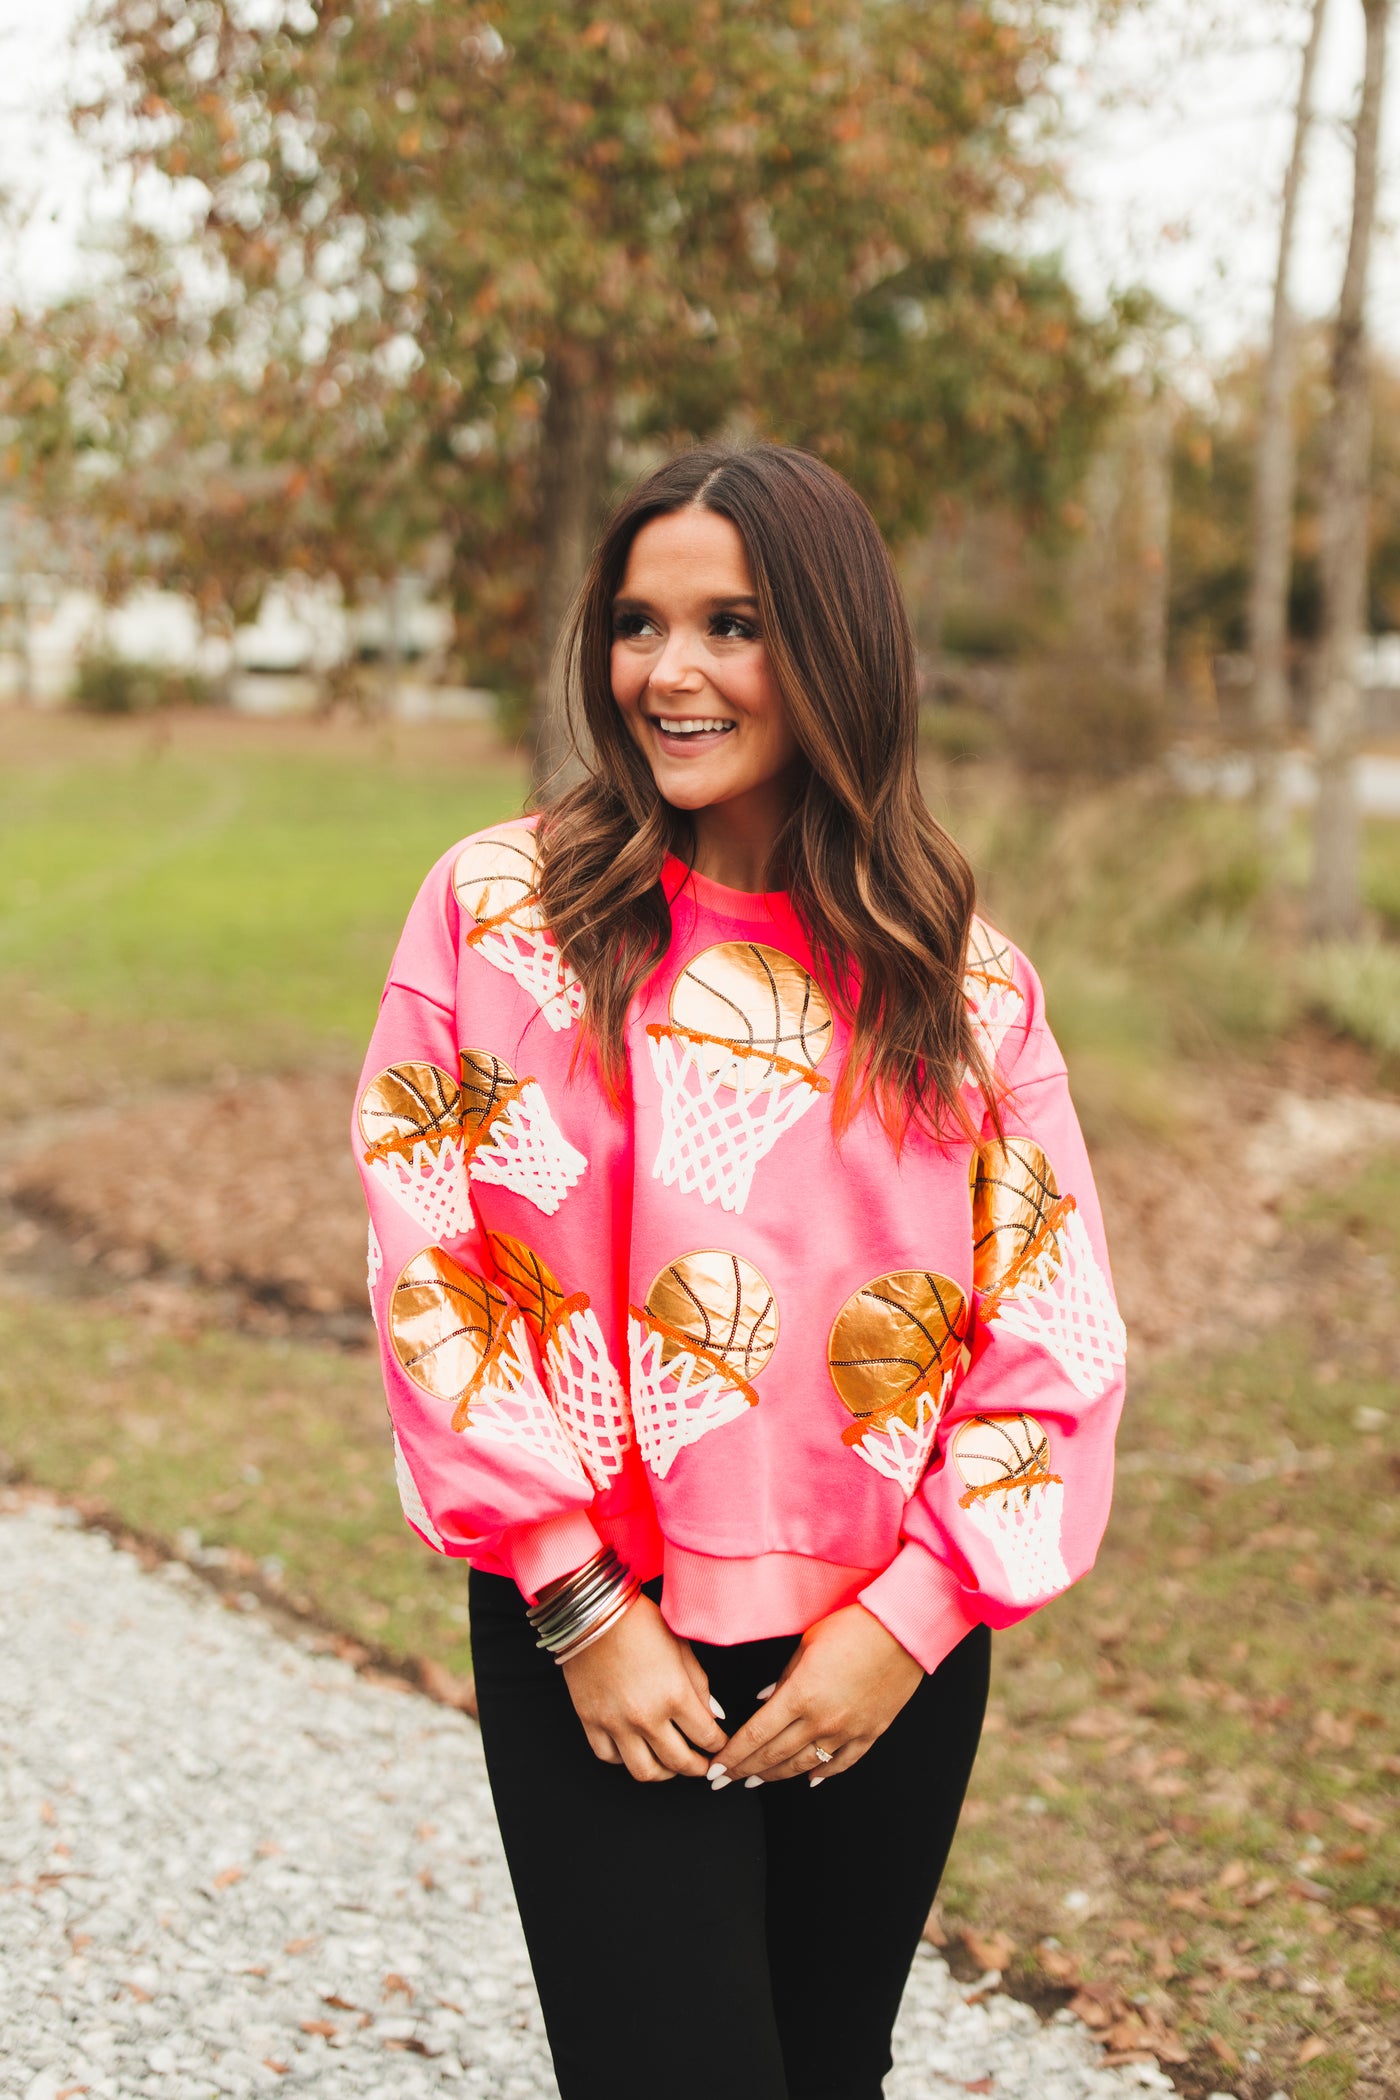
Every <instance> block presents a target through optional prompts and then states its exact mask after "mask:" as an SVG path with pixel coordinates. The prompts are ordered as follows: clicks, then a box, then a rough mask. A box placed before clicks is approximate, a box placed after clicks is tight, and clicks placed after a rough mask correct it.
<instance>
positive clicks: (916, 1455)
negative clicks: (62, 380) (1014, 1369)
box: [850, 1370, 953, 1502]
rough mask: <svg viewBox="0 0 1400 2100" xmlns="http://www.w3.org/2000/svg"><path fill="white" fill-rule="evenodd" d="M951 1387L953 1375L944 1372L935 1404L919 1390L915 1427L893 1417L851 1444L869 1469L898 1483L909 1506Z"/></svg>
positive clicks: (864, 1429) (865, 1430)
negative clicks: (870, 1467) (871, 1468)
mask: <svg viewBox="0 0 1400 2100" xmlns="http://www.w3.org/2000/svg"><path fill="white" fill-rule="evenodd" d="M952 1383H953V1373H952V1371H951V1370H948V1371H945V1372H944V1374H943V1383H942V1385H941V1386H940V1388H939V1392H938V1398H937V1399H936V1400H935V1399H934V1398H933V1396H932V1395H931V1394H930V1393H929V1392H928V1390H927V1388H925V1387H921V1388H920V1390H919V1392H918V1393H917V1395H916V1396H915V1419H914V1423H913V1426H912V1427H911V1426H910V1424H909V1423H908V1422H906V1421H905V1420H904V1418H903V1416H902V1415H899V1414H893V1413H892V1414H890V1415H889V1416H887V1418H886V1419H885V1421H883V1422H882V1423H881V1424H880V1426H879V1427H878V1428H876V1427H874V1426H873V1425H872V1426H871V1427H870V1428H863V1429H862V1432H861V1434H860V1435H859V1436H858V1437H857V1436H853V1437H852V1438H851V1440H850V1441H851V1449H852V1450H853V1451H855V1452H857V1453H858V1454H859V1455H860V1457H861V1458H863V1459H864V1460H865V1463H866V1464H867V1465H868V1466H873V1467H874V1469H875V1471H876V1472H877V1473H881V1474H883V1475H884V1477H885V1479H886V1480H893V1481H896V1482H897V1483H898V1485H899V1488H900V1490H901V1492H902V1493H903V1496H904V1499H905V1501H906V1502H907V1501H908V1500H909V1497H910V1496H911V1495H912V1494H913V1492H914V1490H915V1488H916V1487H917V1486H918V1485H919V1482H920V1481H921V1480H922V1479H923V1477H924V1468H925V1467H926V1466H927V1464H928V1462H929V1454H930V1453H931V1452H932V1450H933V1442H934V1438H935V1437H936V1436H937V1434H938V1424H939V1422H940V1420H941V1419H942V1415H943V1409H944V1407H945V1406H946V1404H947V1400H948V1394H949V1391H950V1389H951V1387H952Z"/></svg>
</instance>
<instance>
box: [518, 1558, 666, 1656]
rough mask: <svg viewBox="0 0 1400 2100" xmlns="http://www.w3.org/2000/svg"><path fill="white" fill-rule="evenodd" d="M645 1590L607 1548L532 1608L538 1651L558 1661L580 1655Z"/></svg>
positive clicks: (563, 1580)
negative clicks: (639, 1592)
mask: <svg viewBox="0 0 1400 2100" xmlns="http://www.w3.org/2000/svg"><path fill="white" fill-rule="evenodd" d="M640 1587H641V1585H640V1583H639V1582H638V1581H637V1580H636V1579H635V1578H634V1576H633V1574H632V1571H631V1569H630V1568H629V1567H628V1566H627V1564H626V1563H625V1562H624V1561H623V1560H621V1559H620V1558H619V1556H618V1553H617V1550H616V1548H615V1547H613V1546H604V1547H602V1548H601V1549H600V1550H599V1552H597V1553H596V1554H595V1555H594V1556H593V1558H592V1560H590V1561H587V1562H586V1563H585V1564H584V1566H583V1567H581V1568H576V1569H575V1570H574V1572H573V1573H572V1574H571V1575H566V1576H564V1577H563V1579H562V1580H561V1581H559V1582H557V1583H551V1584H550V1585H549V1588H548V1591H547V1592H546V1593H544V1594H542V1595H541V1597H540V1599H539V1601H538V1602H537V1603H536V1604H533V1605H532V1606H531V1607H530V1608H529V1610H528V1612H527V1613H526V1616H527V1618H528V1619H529V1621H530V1624H531V1626H532V1627H533V1628H534V1630H535V1633H536V1635H537V1641H536V1645H537V1646H538V1647H540V1648H543V1649H546V1650H547V1651H548V1652H549V1653H550V1654H552V1655H553V1656H554V1657H555V1658H556V1660H563V1659H565V1658H567V1657H569V1656H572V1655H576V1654H581V1653H582V1650H583V1647H584V1645H591V1644H592V1642H593V1641H595V1640H599V1639H601V1638H602V1636H603V1634H604V1633H605V1632H607V1630H608V1628H609V1627H610V1626H612V1625H615V1624H616V1622H617V1620H618V1619H620V1618H621V1617H622V1615H623V1613H624V1611H626V1610H627V1609H628V1607H629V1606H630V1605H632V1604H633V1603H635V1601H636V1597H637V1593H638V1591H639V1589H640Z"/></svg>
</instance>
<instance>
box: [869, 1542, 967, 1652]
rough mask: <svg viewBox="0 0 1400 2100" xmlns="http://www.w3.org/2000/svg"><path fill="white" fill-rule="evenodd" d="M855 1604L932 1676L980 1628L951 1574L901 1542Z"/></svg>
mask: <svg viewBox="0 0 1400 2100" xmlns="http://www.w3.org/2000/svg"><path fill="white" fill-rule="evenodd" d="M859 1601H860V1602H861V1603H862V1604H863V1605H864V1606H865V1608H866V1610H867V1611H868V1612H870V1613H871V1614H872V1616H873V1617H875V1618H877V1619H878V1620H879V1621H880V1624H881V1625H882V1626H883V1627H884V1628H885V1629H886V1631H887V1632H889V1633H892V1634H893V1635H894V1637H895V1639H896V1640H897V1641H898V1642H899V1645H900V1647H901V1648H907V1649H908V1651H909V1653H910V1654H911V1655H912V1656H913V1658H914V1660H915V1662H917V1663H922V1664H923V1667H924V1668H925V1670H927V1671H929V1672H930V1673H932V1672H933V1671H934V1670H936V1669H937V1668H938V1665H939V1664H940V1663H941V1662H942V1661H943V1659H944V1657H945V1656H947V1655H951V1654H952V1652H953V1650H954V1649H955V1648H956V1647H957V1645H958V1642H959V1641H960V1640H962V1639H963V1637H964V1636H965V1635H966V1634H969V1633H971V1631H972V1629H973V1627H974V1626H980V1625H981V1624H982V1621H981V1619H980V1618H976V1617H974V1616H973V1614H972V1613H971V1612H970V1611H969V1610H968V1608H967V1592H966V1591H965V1590H964V1589H963V1586H962V1584H961V1583H960V1582H959V1581H958V1578H957V1576H956V1575H955V1574H954V1573H953V1571H952V1569H951V1568H950V1567H948V1566H947V1565H946V1564H945V1563H944V1562H943V1561H941V1560H936V1559H935V1558H934V1556H933V1554H931V1553H930V1552H929V1551H928V1549H927V1548H926V1547H924V1546H921V1545H920V1544H919V1543H918V1541H917V1540H916V1539H906V1540H905V1542H904V1544H903V1545H902V1546H901V1547H900V1549H899V1551H898V1553H896V1555H895V1557H894V1559H893V1560H892V1561H891V1562H890V1564H889V1566H888V1567H887V1568H886V1569H885V1571H884V1573H883V1574H881V1575H877V1576H876V1577H875V1580H874V1581H873V1582H872V1583H869V1584H868V1585H867V1586H866V1588H865V1589H863V1590H862V1591H861V1593H860V1600H859Z"/></svg>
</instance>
